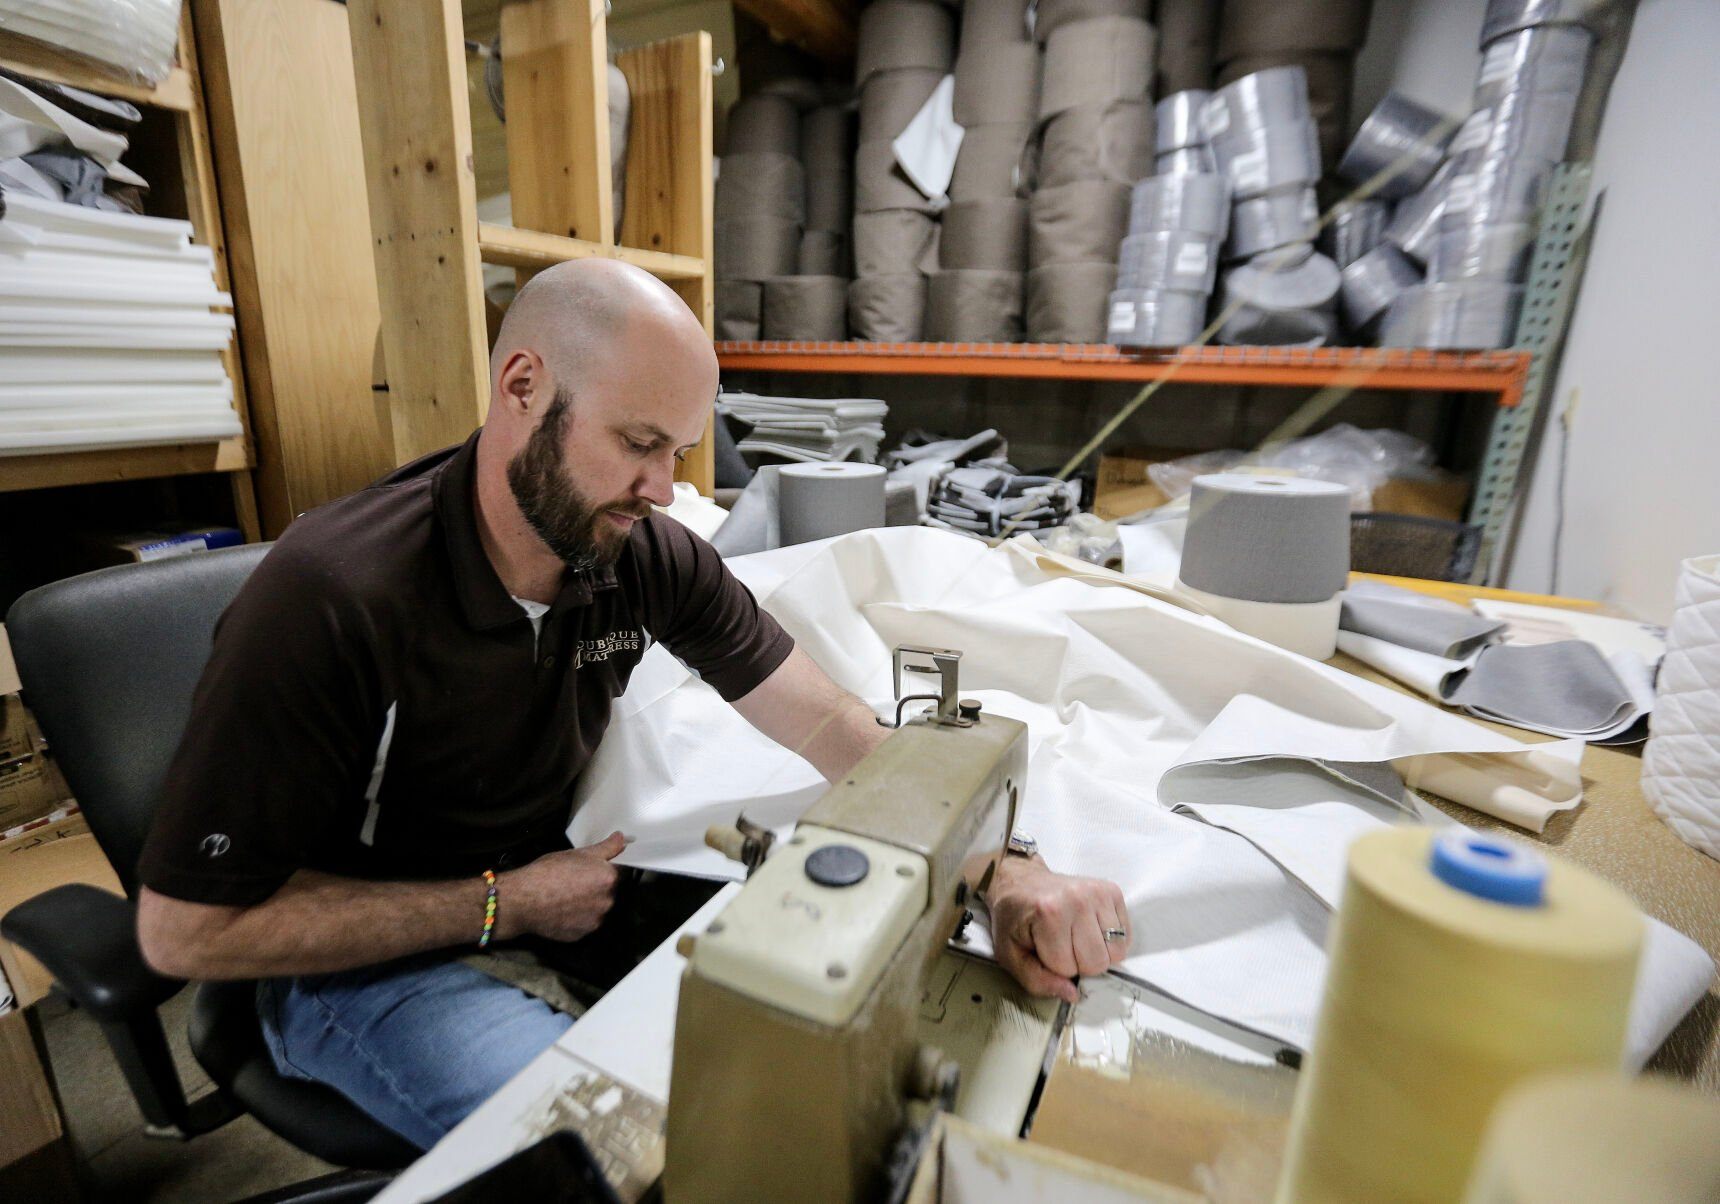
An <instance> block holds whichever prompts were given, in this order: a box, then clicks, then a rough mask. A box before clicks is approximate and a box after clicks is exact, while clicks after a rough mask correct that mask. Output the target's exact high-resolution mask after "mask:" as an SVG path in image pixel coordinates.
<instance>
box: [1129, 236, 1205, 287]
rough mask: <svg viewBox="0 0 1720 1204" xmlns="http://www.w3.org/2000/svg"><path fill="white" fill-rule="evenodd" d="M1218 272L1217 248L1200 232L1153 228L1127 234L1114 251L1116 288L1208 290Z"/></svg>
mask: <svg viewBox="0 0 1720 1204" xmlns="http://www.w3.org/2000/svg"><path fill="white" fill-rule="evenodd" d="M1217 272H1218V248H1217V247H1216V246H1215V245H1214V243H1213V240H1212V239H1211V238H1209V237H1207V236H1206V235H1204V234H1189V233H1185V232H1184V231H1181V230H1155V231H1152V232H1149V233H1147V234H1131V235H1129V236H1128V237H1127V238H1125V239H1124V240H1123V245H1122V246H1121V247H1119V248H1118V250H1117V287H1118V288H1120V289H1134V288H1143V289H1166V290H1170V291H1174V292H1184V293H1198V294H1199V295H1200V296H1202V297H1205V296H1206V295H1207V294H1208V293H1210V292H1212V285H1213V281H1214V280H1215V279H1216V278H1217Z"/></svg>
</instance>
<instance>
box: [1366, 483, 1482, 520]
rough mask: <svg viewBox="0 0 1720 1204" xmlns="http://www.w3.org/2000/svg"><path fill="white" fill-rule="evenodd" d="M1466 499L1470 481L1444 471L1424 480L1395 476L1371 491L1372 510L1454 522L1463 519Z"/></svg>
mask: <svg viewBox="0 0 1720 1204" xmlns="http://www.w3.org/2000/svg"><path fill="white" fill-rule="evenodd" d="M1468 501H1469V482H1468V481H1467V480H1465V479H1464V478H1462V477H1460V476H1455V475H1453V474H1451V473H1443V472H1442V473H1440V474H1439V475H1438V476H1435V477H1429V478H1427V479H1425V480H1405V479H1401V478H1394V479H1392V480H1390V481H1387V482H1386V483H1385V484H1384V485H1381V486H1380V487H1379V488H1378V489H1376V490H1374V511H1375V513H1378V514H1415V515H1419V516H1421V517H1422V518H1443V519H1446V520H1447V521H1449V522H1454V523H1460V522H1462V521H1463V508H1464V505H1465V504H1466V503H1467V502H1468Z"/></svg>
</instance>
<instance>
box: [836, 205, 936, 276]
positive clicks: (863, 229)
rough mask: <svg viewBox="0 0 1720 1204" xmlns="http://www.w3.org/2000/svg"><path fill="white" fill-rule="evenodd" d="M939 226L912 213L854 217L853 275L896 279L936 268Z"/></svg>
mask: <svg viewBox="0 0 1720 1204" xmlns="http://www.w3.org/2000/svg"><path fill="white" fill-rule="evenodd" d="M937 248H938V223H937V222H936V221H934V220H933V219H932V218H931V217H930V216H929V215H927V214H924V213H919V212H917V211H915V210H912V209H882V210H879V211H878V212H877V213H856V214H855V215H854V274H855V275H856V276H895V275H901V274H903V273H907V272H926V271H929V270H931V269H932V268H933V267H935V266H937V256H938V250H937Z"/></svg>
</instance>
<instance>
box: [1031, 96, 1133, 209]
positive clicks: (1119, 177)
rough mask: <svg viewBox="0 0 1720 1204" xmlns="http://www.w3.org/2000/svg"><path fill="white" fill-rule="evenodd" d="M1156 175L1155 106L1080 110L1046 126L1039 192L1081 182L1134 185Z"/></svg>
mask: <svg viewBox="0 0 1720 1204" xmlns="http://www.w3.org/2000/svg"><path fill="white" fill-rule="evenodd" d="M1152 174H1153V106H1152V104H1151V102H1149V101H1145V100H1118V101H1112V102H1111V103H1110V104H1102V105H1077V106H1076V107H1074V108H1072V109H1066V110H1064V111H1063V112H1061V113H1059V114H1057V116H1055V117H1053V118H1052V119H1051V120H1050V121H1049V122H1047V123H1046V126H1045V136H1044V138H1043V140H1042V141H1041V142H1040V147H1039V172H1038V178H1037V181H1036V182H1037V185H1038V187H1040V188H1056V187H1059V186H1060V185H1063V184H1073V183H1075V182H1076V181H1077V180H1111V181H1113V182H1115V183H1118V184H1133V183H1134V182H1135V181H1137V180H1142V179H1145V178H1146V177H1147V176H1150V175H1152Z"/></svg>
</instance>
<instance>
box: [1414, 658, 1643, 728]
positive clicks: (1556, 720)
mask: <svg viewBox="0 0 1720 1204" xmlns="http://www.w3.org/2000/svg"><path fill="white" fill-rule="evenodd" d="M1445 701H1446V702H1447V703H1449V704H1450V705H1452V706H1458V707H1466V708H1468V709H1469V710H1472V711H1475V712H1477V713H1478V714H1481V715H1484V716H1486V717H1488V718H1492V719H1497V720H1499V721H1501V722H1503V723H1512V724H1519V725H1527V726H1530V727H1536V728H1553V729H1555V730H1557V731H1566V732H1598V731H1602V730H1604V729H1605V728H1607V727H1610V726H1611V725H1612V724H1614V723H1616V722H1618V721H1619V720H1620V719H1621V718H1622V717H1623V716H1624V714H1625V712H1626V711H1627V710H1628V709H1629V708H1630V707H1631V706H1632V705H1633V702H1632V699H1631V693H1630V690H1629V688H1628V687H1626V686H1625V684H1624V682H1622V681H1620V680H1619V676H1618V674H1617V673H1616V672H1614V671H1613V667H1612V666H1611V665H1610V664H1608V663H1607V659H1606V657H1604V656H1602V655H1601V651H1600V649H1599V648H1597V647H1595V645H1593V644H1591V643H1589V641H1587V640H1560V641H1558V642H1557V643H1552V644H1495V645H1493V646H1492V647H1490V648H1483V649H1482V650H1481V655H1480V656H1479V657H1478V658H1477V659H1476V661H1475V667H1474V668H1473V669H1470V670H1469V671H1468V672H1467V673H1465V674H1464V675H1463V676H1462V677H1461V678H1460V679H1459V680H1458V681H1457V683H1456V685H1455V686H1454V687H1452V688H1451V689H1450V691H1449V692H1448V693H1447V694H1446V698H1445Z"/></svg>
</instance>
